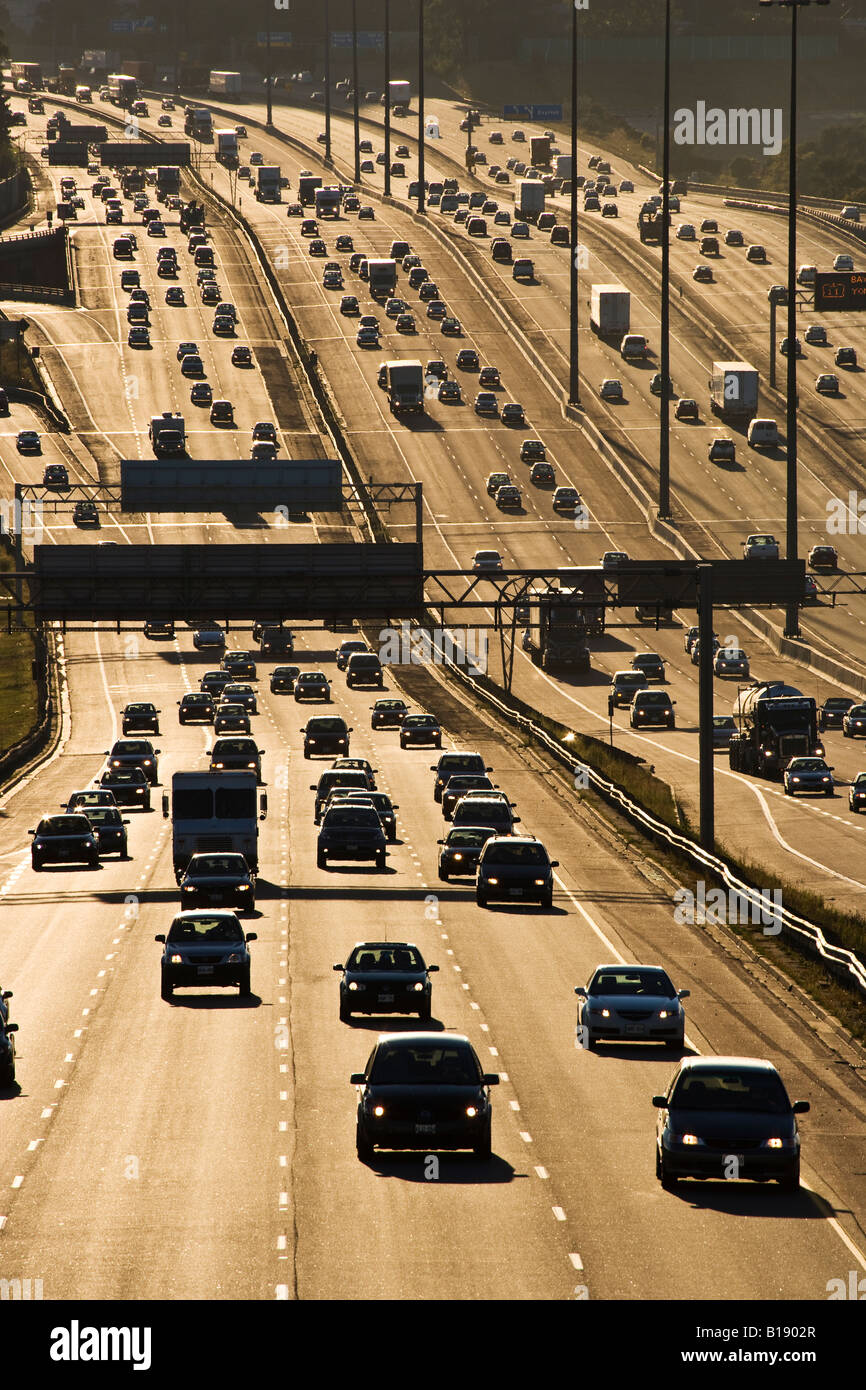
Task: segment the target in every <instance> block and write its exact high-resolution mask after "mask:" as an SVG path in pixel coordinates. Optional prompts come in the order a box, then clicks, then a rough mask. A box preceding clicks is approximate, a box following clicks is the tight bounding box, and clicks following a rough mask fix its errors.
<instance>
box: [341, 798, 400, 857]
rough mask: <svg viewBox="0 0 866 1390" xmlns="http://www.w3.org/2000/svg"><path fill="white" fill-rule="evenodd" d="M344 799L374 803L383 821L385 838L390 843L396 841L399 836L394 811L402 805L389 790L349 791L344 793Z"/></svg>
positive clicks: (367, 803)
mask: <svg viewBox="0 0 866 1390" xmlns="http://www.w3.org/2000/svg"><path fill="white" fill-rule="evenodd" d="M342 800H343V801H344V802H348V803H349V804H351V803H352V802H353V801H354V802H359V801H360V802H363V803H364V804H365V805H372V806H373V807H374V809H375V810H376V812H377V814H378V816H379V819H380V821H381V822H382V829H383V830H384V832H385V839H386V840H387V841H388V842H389V844H393V843H394V841H395V840H396V838H397V817H396V816H395V815H394V812H395V811H399V809H400V807H399V806H398V805H396V804H395V803H393V802H392V801H391V798H390V796H389V795H388V793H387V792H371V791H360V790H358V791H347V792H344V793H343V794H342Z"/></svg>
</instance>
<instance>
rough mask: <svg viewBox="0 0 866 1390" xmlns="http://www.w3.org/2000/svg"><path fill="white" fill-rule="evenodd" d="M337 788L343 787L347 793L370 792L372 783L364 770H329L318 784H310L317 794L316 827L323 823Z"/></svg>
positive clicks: (350, 768)
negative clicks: (327, 803) (325, 810)
mask: <svg viewBox="0 0 866 1390" xmlns="http://www.w3.org/2000/svg"><path fill="white" fill-rule="evenodd" d="M335 787H343V788H345V790H346V791H350V790H351V791H356V792H357V791H361V792H368V791H369V790H370V781H369V778H368V776H367V774H366V772H364V770H363V769H362V768H356V767H347V768H342V769H340V768H337V769H334V768H328V770H327V772H323V773H322V775H321V777H320V778H319V780H318V782H313V783H311V784H310V791H311V792H315V793H316V805H315V810H314V812H313V818H314V820H315V822H316V825H318V824H319V822H320V821H321V819H322V811H323V810H324V809H325V804H326V802H327V800H328V797H329V796H330V795H331V792H332V791H333V790H334V788H335Z"/></svg>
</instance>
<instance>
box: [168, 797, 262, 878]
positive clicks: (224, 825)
mask: <svg viewBox="0 0 866 1390" xmlns="http://www.w3.org/2000/svg"><path fill="white" fill-rule="evenodd" d="M256 802H257V786H256V774H255V772H249V771H246V770H244V771H237V772H175V773H173V775H172V779H171V798H170V799H169V794H168V792H163V796H162V814H163V816H165V818H166V819H168V818H169V816H170V817H171V841H172V861H173V864H174V875H175V879H176V881H177V882H178V883H180V880H181V878H182V877H183V874H184V871H185V870H186V867H187V865H188V864H189V861H190V859H191V858H192V856H193V855H194V854H196V853H198V852H199V851H202V850H214V851H234V852H236V853H238V854H242V855H243V856H244V858H245V859H246V861H247V866H248V868H249V869H250V871H251V872H252V873H258V868H259V820H264V819H265V817H266V816H267V813H268V797H267V792H262V793H261V794H260V795H259V797H258V806H257V804H256Z"/></svg>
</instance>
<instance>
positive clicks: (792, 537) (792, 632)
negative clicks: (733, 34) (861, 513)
mask: <svg viewBox="0 0 866 1390" xmlns="http://www.w3.org/2000/svg"><path fill="white" fill-rule="evenodd" d="M809 3H810V0H758V5H759V6H760V7H761V8H762V9H769V8H770V6H771V5H773V4H780V5H782V6H784V7H785V8H786V9H789V10H790V11H791V91H790V98H789V100H790V110H789V113H788V362H787V373H786V397H787V400H786V423H785V444H786V449H785V452H786V455H787V483H786V493H787V496H786V516H785V553H786V555H787V558H788V559H789V560H796V559H797V558H798V535H797V516H798V502H797V354H796V352H795V350H794V348H795V343H794V340H795V338H796V336H797V19H798V12H799V10H800V7H801V6H802V5H808V4H809ZM829 3H830V0H815V4H816V5H829ZM775 352H776V344H775V343H774V344H773V353H775ZM799 635H800V606H799V604H797V603H789V604H788V605H787V607H786V609H785V636H786V637H799Z"/></svg>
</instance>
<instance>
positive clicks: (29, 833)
mask: <svg viewBox="0 0 866 1390" xmlns="http://www.w3.org/2000/svg"><path fill="white" fill-rule="evenodd" d="M27 834H28V835H35V834H36V831H35V830H28V831H27Z"/></svg>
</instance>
